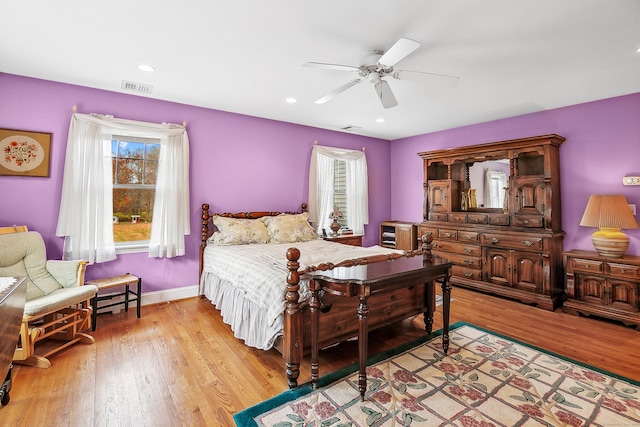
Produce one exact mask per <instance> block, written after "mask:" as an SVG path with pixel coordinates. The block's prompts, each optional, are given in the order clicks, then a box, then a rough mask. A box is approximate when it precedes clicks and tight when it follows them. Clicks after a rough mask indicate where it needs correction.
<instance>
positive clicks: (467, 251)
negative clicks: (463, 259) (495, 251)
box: [462, 248, 624, 273]
mask: <svg viewBox="0 0 640 427" xmlns="http://www.w3.org/2000/svg"><path fill="white" fill-rule="evenodd" d="M462 250H463V251H465V252H466V253H468V254H470V253H471V252H473V249H471V248H464V249H462ZM623 273H624V271H623Z"/></svg>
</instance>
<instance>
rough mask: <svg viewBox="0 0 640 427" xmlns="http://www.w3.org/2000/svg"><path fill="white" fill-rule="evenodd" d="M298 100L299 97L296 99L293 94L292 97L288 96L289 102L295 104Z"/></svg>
mask: <svg viewBox="0 0 640 427" xmlns="http://www.w3.org/2000/svg"><path fill="white" fill-rule="evenodd" d="M296 102H298V100H297V99H295V98H294V97H292V96H291V97H289V98H287V103H289V104H295V103H296Z"/></svg>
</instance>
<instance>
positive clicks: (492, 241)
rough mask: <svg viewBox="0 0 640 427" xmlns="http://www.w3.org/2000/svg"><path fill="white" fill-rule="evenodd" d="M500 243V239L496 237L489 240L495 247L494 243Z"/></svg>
mask: <svg viewBox="0 0 640 427" xmlns="http://www.w3.org/2000/svg"><path fill="white" fill-rule="evenodd" d="M499 241H500V239H498V238H497V237H492V238H491V244H493V245H495V244H496V243H498V242H499Z"/></svg>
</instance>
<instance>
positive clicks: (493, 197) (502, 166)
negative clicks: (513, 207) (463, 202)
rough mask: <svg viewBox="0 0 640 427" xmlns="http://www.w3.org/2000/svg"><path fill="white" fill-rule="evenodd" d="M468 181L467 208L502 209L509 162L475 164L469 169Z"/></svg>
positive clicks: (490, 161) (493, 161)
mask: <svg viewBox="0 0 640 427" xmlns="http://www.w3.org/2000/svg"><path fill="white" fill-rule="evenodd" d="M469 181H470V186H469V188H470V191H469V193H468V194H467V206H468V208H470V209H473V208H497V209H502V208H504V207H505V199H504V197H505V193H506V191H505V188H506V187H507V185H508V183H509V160H508V159H499V160H487V161H483V162H475V163H474V164H473V165H471V166H470V167H469ZM473 190H475V192H474V191H473ZM474 193H475V200H474V199H473V194H474ZM474 202H475V204H476V206H474Z"/></svg>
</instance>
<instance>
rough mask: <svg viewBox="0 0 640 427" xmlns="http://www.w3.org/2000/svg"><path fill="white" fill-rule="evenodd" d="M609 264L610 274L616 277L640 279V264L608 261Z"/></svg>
mask: <svg viewBox="0 0 640 427" xmlns="http://www.w3.org/2000/svg"><path fill="white" fill-rule="evenodd" d="M607 265H608V266H609V274H610V275H612V276H616V277H622V278H625V279H631V280H634V279H635V280H638V279H640V266H636V265H629V264H618V263H615V262H607Z"/></svg>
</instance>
